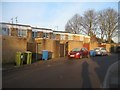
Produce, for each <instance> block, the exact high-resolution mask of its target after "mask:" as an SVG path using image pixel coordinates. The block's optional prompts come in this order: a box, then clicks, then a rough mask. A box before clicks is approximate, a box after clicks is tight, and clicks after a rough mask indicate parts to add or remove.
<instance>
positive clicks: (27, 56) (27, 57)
mask: <svg viewBox="0 0 120 90" xmlns="http://www.w3.org/2000/svg"><path fill="white" fill-rule="evenodd" d="M31 62H32V52H30V51H26V52H24V63H25V64H31Z"/></svg>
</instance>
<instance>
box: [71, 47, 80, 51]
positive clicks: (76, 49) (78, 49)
mask: <svg viewBox="0 0 120 90" xmlns="http://www.w3.org/2000/svg"><path fill="white" fill-rule="evenodd" d="M72 51H73V52H77V51H80V48H74V49H73V50H72Z"/></svg>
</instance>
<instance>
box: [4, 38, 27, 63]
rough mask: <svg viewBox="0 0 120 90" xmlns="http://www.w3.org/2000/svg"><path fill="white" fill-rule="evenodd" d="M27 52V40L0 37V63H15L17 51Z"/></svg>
mask: <svg viewBox="0 0 120 90" xmlns="http://www.w3.org/2000/svg"><path fill="white" fill-rule="evenodd" d="M26 50H27V40H26V39H25V38H18V37H13V36H2V63H11V62H14V61H15V55H16V52H17V51H21V52H24V51H26Z"/></svg>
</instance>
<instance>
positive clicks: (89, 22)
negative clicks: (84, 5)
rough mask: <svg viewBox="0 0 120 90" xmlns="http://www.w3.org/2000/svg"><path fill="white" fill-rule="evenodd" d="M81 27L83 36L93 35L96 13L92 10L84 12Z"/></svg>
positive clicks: (94, 32) (95, 30) (95, 28)
mask: <svg viewBox="0 0 120 90" xmlns="http://www.w3.org/2000/svg"><path fill="white" fill-rule="evenodd" d="M81 25H82V26H83V28H84V29H83V31H84V32H85V34H87V35H89V36H92V35H95V34H96V32H97V13H96V12H95V11H94V10H88V11H85V12H84V16H83V18H82V23H81Z"/></svg>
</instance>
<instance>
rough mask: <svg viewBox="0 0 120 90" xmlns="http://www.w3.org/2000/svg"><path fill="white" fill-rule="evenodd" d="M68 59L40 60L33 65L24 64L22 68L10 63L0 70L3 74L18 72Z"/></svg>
mask: <svg viewBox="0 0 120 90" xmlns="http://www.w3.org/2000/svg"><path fill="white" fill-rule="evenodd" d="M66 59H67V57H60V58H53V59H49V60H38V61H36V62H34V63H32V64H23V65H21V66H16V65H15V64H13V63H9V64H4V65H2V68H0V70H2V72H10V71H16V70H20V69H22V68H30V67H31V66H37V65H38V64H39V65H40V64H41V65H42V64H49V63H54V62H60V61H63V60H66Z"/></svg>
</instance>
